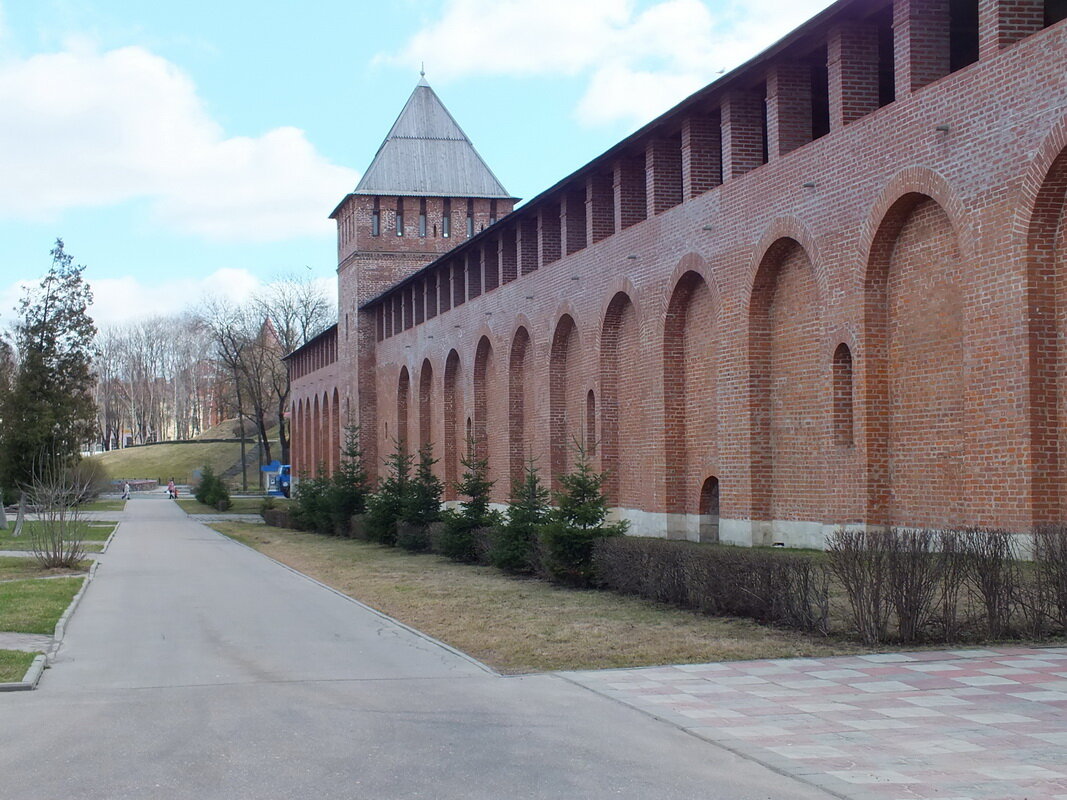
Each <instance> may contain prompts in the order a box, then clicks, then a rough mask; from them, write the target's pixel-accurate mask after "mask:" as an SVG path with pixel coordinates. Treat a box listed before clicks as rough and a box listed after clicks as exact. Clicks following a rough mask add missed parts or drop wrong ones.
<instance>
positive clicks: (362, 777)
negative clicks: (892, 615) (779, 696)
mask: <svg viewBox="0 0 1067 800" xmlns="http://www.w3.org/2000/svg"><path fill="white" fill-rule="evenodd" d="M124 517H125V520H124V521H123V522H121V523H120V525H119V529H118V531H117V533H116V536H115V538H114V541H113V542H112V544H111V546H110V548H109V550H108V552H107V553H106V555H105V556H104V557H103V558H102V561H103V563H102V564H101V566H100V568H99V571H98V572H97V575H96V579H95V580H94V582H93V583H92V584H91V585H90V587H89V589H88V591H87V592H86V594H85V597H84V599H83V601H82V604H81V606H80V607H79V608H78V610H77V612H76V613H75V615H74V617H73V619H72V621H71V623H70V625H69V626H68V628H67V635H66V639H65V640H64V643H63V645H62V647H61V649H60V651H59V654H58V657H57V659H56V661H55V663H54V664H53V666H52V668H51V669H49V670H48V671H46V672H45V675H44V678H43V679H42V681H41V684H40V687H39V688H38V689H37V690H36V691H34V692H22V693H11V694H6V695H0V798H4V799H5V800H6V799H7V798H34V799H37V798H41V799H42V800H44V799H47V798H64V799H66V798H78V799H79V800H95V799H96V798H101V799H106V800H117V799H118V798H198V799H207V798H305V797H307V798H435V799H436V798H442V799H443V798H487V799H488V798H492V799H494V800H496V799H497V798H642V800H646V799H649V798H652V799H655V800H659V799H660V798H663V799H664V800H667V799H670V798H679V799H681V798H686V800H691V799H692V798H723V799H724V800H726V799H733V798H737V800H740V799H741V798H746V799H747V798H753V799H755V798H797V800H806V799H807V798H827V797H829V796H830V795H828V794H825V793H823V792H822V791H820V790H817V789H815V788H812V787H810V786H808V785H807V784H804V783H801V782H798V781H797V780H795V779H793V778H789V777H786V776H783V775H780V774H778V773H776V772H773V771H771V770H770V769H768V768H766V767H764V766H761V765H759V764H757V763H756V762H753V761H749V760H746V759H743V758H741V757H739V756H736V755H734V754H733V753H731V752H729V751H727V750H725V749H722V748H720V747H718V746H716V745H714V744H710V743H708V742H706V741H702V740H700V739H697V738H695V737H693V736H691V735H689V734H687V733H685V732H683V731H682V730H680V729H679V728H677V727H675V726H674V725H671V724H668V723H665V722H661V721H658V720H656V719H653V718H652V717H650V716H647V715H645V714H643V713H641V712H639V711H636V710H634V709H632V708H629V707H626V706H624V705H622V704H620V703H618V702H617V701H615V700H612V699H608V698H606V697H604V696H602V695H599V694H596V693H594V692H592V691H590V690H589V689H586V688H583V687H580V686H577V685H575V684H573V683H571V682H569V681H567V680H565V679H564V678H562V677H560V676H556V675H536V676H529V677H501V676H498V675H495V674H493V673H491V672H489V671H487V670H486V669H485V668H484V667H482V666H481V665H479V664H477V663H475V662H473V661H472V660H470V659H468V658H466V657H464V656H463V655H462V654H460V653H456V652H454V651H452V650H450V649H448V648H446V647H444V646H442V645H440V644H438V643H436V642H434V641H432V640H430V639H428V638H426V637H423V636H421V635H419V634H418V633H416V632H413V631H410V630H408V629H406V628H404V627H403V626H400V625H398V624H396V623H394V622H393V621H391V620H389V619H387V618H384V617H382V616H380V615H378V614H375V613H373V612H372V611H370V610H368V609H366V608H364V607H362V606H360V605H359V604H357V603H354V602H352V601H351V600H350V599H348V598H346V597H344V596H342V595H339V594H338V593H336V592H333V591H332V590H329V589H327V588H325V587H323V586H321V585H319V584H317V583H315V582H314V581H312V580H310V579H308V578H306V577H304V576H302V575H300V574H299V573H295V572H293V571H292V570H289V569H287V568H285V567H283V566H281V565H279V564H277V563H275V562H273V561H271V560H270V559H267V558H265V557H263V556H261V555H260V554H258V553H255V552H253V551H251V550H249V549H247V548H245V547H243V546H241V545H239V544H237V543H235V542H233V541H230V540H229V539H226V538H225V537H223V536H220V535H219V534H217V533H215V532H214V531H211V530H210V529H208V528H207V527H205V526H204V525H203V524H201V523H199V522H197V521H195V519H193V518H190V517H187V516H186V515H185V513H184V512H182V511H181V510H180V509H179V508H178V507H177V505H176V504H174V503H170V502H167V501H165V500H159V499H155V498H135V499H134V500H132V501H130V502H129V503H128V504H127V512H126V514H125V515H124Z"/></svg>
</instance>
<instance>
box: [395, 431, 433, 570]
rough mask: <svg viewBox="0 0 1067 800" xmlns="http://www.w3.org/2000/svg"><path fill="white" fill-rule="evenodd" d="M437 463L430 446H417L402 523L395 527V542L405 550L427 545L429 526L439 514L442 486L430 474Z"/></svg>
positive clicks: (427, 548) (418, 548)
mask: <svg viewBox="0 0 1067 800" xmlns="http://www.w3.org/2000/svg"><path fill="white" fill-rule="evenodd" d="M436 463H437V459H435V458H434V457H433V448H432V446H431V445H428V444H426V445H423V446H422V447H421V448H420V449H419V460H418V463H417V464H416V465H415V477H414V478H412V480H411V486H410V491H409V492H408V494H407V498H406V501H405V503H404V509H403V517H402V520H401V521H402V523H403V524H402V525H400V526H399V527H398V529H397V544H398V545H400V546H401V547H403V548H404V549H405V550H413V551H416V552H421V551H424V550H429V549H430V536H429V531H428V528H429V527H430V525H432V524H433V523H434V522H437V520H439V519H440V518H441V490H442V486H441V481H440V480H439V479H438V477H437V476H436V475H434V474H433V465H434V464H436Z"/></svg>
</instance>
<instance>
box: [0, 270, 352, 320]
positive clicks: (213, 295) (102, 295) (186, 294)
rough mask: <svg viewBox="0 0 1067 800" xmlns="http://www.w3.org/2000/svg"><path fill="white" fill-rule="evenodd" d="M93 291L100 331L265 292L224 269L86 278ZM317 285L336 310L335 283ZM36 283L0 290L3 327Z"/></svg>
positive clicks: (244, 274)
mask: <svg viewBox="0 0 1067 800" xmlns="http://www.w3.org/2000/svg"><path fill="white" fill-rule="evenodd" d="M86 279H87V280H88V282H89V285H90V286H91V287H92V290H93V304H92V307H91V308H90V309H89V314H90V316H92V318H93V320H94V321H95V322H96V325H97V327H98V328H105V327H107V326H109V325H114V324H118V323H124V322H130V321H133V320H137V319H142V318H145V317H160V316H169V315H171V314H178V313H180V312H182V311H185V310H187V309H191V308H195V307H196V306H198V305H199V304H201V303H202V302H203V301H205V300H207V299H213V300H222V301H229V302H233V303H243V302H245V301H246V300H248V299H249V298H251V297H252V295H253V294H255V293H256V292H258V291H259V290H260V289H262V288H264V285H265V284H264V282H263V281H261V280H260V279H259V278H258V277H256V276H255V275H253V274H252V273H251V272H249V271H248V270H245V269H230V268H223V269H219V270H216V271H215V272H213V273H211V274H210V275H205V276H204V277H202V278H198V279H192V280H191V279H188V278H176V279H166V278H164V279H162V280H158V281H154V282H151V283H145V282H144V281H142V280H141V279H140V278H135V277H133V276H129V275H127V276H125V277H121V278H93V277H92V276H88V275H87V276H86ZM314 282H315V284H316V285H317V286H318V287H319V289H320V290H321V291H322V292H323V293H324V294H325V295H326V296H327V297H328V298H330V301H331V302H333V303H334V304H335V305H336V300H337V279H336V278H316V279H315V281H314ZM36 285H37V282H36V281H18V282H16V283H13V284H11V285H9V286H7V287H5V288H0V327H5V328H6V327H9V326H10V325H11V323H13V322H14V319H15V314H14V312H12V310H11V309H13V308H15V307H17V305H18V302H19V300H20V299H21V298H22V295H23V290H24V289H25V288H27V287H33V286H36Z"/></svg>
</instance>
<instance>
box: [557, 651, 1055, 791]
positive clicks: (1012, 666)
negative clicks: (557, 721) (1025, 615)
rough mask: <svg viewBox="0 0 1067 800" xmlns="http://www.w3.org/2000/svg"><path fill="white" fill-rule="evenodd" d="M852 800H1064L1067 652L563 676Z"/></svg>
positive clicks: (898, 656)
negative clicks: (1040, 799) (923, 799)
mask: <svg viewBox="0 0 1067 800" xmlns="http://www.w3.org/2000/svg"><path fill="white" fill-rule="evenodd" d="M563 675H564V677H566V678H568V679H570V680H573V681H575V682H577V683H580V684H582V685H583V686H586V687H588V688H590V689H592V690H594V691H596V692H598V693H601V694H604V695H607V696H610V697H613V698H615V699H617V700H620V701H621V702H623V703H625V704H627V705H630V706H633V707H635V708H638V709H641V710H643V711H646V712H648V713H650V714H652V715H654V716H656V717H659V718H661V719H665V720H668V721H671V722H674V723H675V724H677V725H680V726H681V727H683V728H685V729H686V730H688V731H690V732H691V733H694V734H696V735H698V736H700V737H702V738H704V739H708V740H710V741H714V742H717V743H719V744H722V745H724V746H726V747H728V748H729V749H731V750H734V751H735V752H737V753H740V754H742V755H745V756H747V757H750V758H753V759H755V760H757V761H760V762H763V763H764V764H767V765H768V766H771V767H774V768H775V769H778V770H780V771H781V772H783V773H785V774H788V775H793V776H796V777H800V778H802V779H804V780H806V781H809V782H810V783H813V784H815V785H817V786H820V787H822V788H825V789H828V790H830V791H833V792H836V793H838V794H841V795H843V796H845V797H849V798H857V800H858V799H859V798H863V799H864V800H866V798H872V800H873V799H877V800H896V798H908V800H916V799H918V798H941V800H949V799H951V800H992V799H993V798H1005V800H1007V798H1011V800H1021V799H1022V798H1029V800H1036V798H1042V800H1046V799H1049V798H1055V799H1056V800H1067V648H1065V647H1057V648H1040V649H1028V648H990V649H985V650H954V651H931V652H920V653H907V654H905V653H891V654H879V655H867V656H844V657H838V658H824V659H810V658H809V659H787V660H786V659H783V660H774V661H746V662H734V663H728V664H691V665H683V666H674V667H651V668H646V669H629V670H607V671H596V672H570V673H563Z"/></svg>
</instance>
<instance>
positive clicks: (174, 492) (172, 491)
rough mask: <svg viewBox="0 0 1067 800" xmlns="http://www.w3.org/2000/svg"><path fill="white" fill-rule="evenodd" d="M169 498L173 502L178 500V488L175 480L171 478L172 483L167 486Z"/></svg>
mask: <svg viewBox="0 0 1067 800" xmlns="http://www.w3.org/2000/svg"><path fill="white" fill-rule="evenodd" d="M167 497H169V498H170V499H171V500H177V499H178V487H176V486H175V485H174V478H171V479H170V483H168V484H167Z"/></svg>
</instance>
